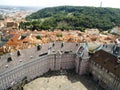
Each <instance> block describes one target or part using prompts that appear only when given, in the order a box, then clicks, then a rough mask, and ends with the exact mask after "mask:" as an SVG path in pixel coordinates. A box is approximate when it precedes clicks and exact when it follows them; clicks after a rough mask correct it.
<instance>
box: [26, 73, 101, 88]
mask: <svg viewBox="0 0 120 90" xmlns="http://www.w3.org/2000/svg"><path fill="white" fill-rule="evenodd" d="M24 90H103V89H102V88H101V87H100V86H98V85H97V84H96V83H95V82H94V81H93V80H92V79H91V78H90V77H89V76H79V75H77V74H75V73H74V72H72V71H70V72H66V71H63V72H50V73H49V74H46V75H44V76H42V77H40V78H38V79H35V80H34V81H32V82H30V83H28V84H26V85H25V86H24Z"/></svg>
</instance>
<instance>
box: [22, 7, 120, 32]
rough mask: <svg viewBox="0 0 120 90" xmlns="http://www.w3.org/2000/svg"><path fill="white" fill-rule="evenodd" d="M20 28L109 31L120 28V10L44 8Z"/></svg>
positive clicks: (29, 17)
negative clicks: (95, 29)
mask: <svg viewBox="0 0 120 90" xmlns="http://www.w3.org/2000/svg"><path fill="white" fill-rule="evenodd" d="M26 19H27V20H28V21H27V22H21V24H20V28H24V29H31V30H35V29H37V30H42V29H44V30H46V29H47V30H48V29H49V30H54V29H62V30H69V29H72V30H84V29H85V28H98V29H100V30H108V29H111V28H113V27H114V26H120V9H115V8H100V7H79V6H59V7H51V8H44V9H42V10H39V11H37V12H35V13H33V14H31V15H29V16H27V17H26Z"/></svg>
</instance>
